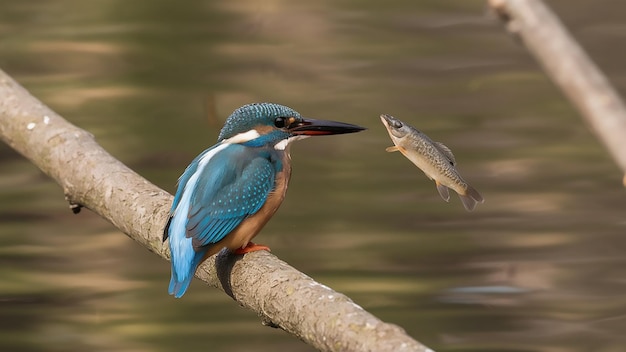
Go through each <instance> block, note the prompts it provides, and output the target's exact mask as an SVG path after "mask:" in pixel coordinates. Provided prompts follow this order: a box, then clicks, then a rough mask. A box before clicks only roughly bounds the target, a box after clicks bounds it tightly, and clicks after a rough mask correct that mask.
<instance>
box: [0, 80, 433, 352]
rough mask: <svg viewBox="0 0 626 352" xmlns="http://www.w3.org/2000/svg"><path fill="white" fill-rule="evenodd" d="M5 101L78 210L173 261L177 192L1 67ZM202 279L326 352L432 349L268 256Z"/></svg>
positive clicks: (8, 115) (232, 263)
mask: <svg viewBox="0 0 626 352" xmlns="http://www.w3.org/2000/svg"><path fill="white" fill-rule="evenodd" d="M0 97H2V99H1V100H0V139H2V140H3V141H4V142H5V143H7V144H8V145H9V146H11V147H12V148H13V149H15V150H16V151H18V152H19V153H21V154H22V155H24V156H25V157H26V158H28V159H29V160H30V161H32V162H33V163H34V164H35V165H37V166H38V167H39V168H40V169H41V170H42V171H43V172H44V173H46V174H47V175H49V176H50V177H52V178H53V179H54V180H55V181H56V182H57V183H58V184H59V185H61V187H63V191H64V193H65V196H66V198H67V199H68V201H70V204H73V207H74V209H76V206H77V205H80V206H84V207H86V208H89V209H91V210H92V211H94V212H95V213H97V214H99V215H100V216H102V217H103V218H105V219H107V220H108V221H110V222H111V223H112V224H113V225H114V226H115V227H117V228H118V229H120V230H121V231H123V232H124V233H126V234H127V235H128V236H129V237H131V238H132V239H134V240H135V241H137V242H139V243H140V244H141V245H143V246H145V247H147V248H148V249H149V250H151V251H152V252H154V253H156V254H158V255H159V256H161V257H163V258H166V259H169V252H168V251H167V246H165V245H163V243H161V234H162V231H163V226H164V225H165V220H166V217H167V213H168V208H169V205H170V203H171V201H172V196H171V195H169V194H168V193H167V192H165V191H163V190H161V189H159V188H158V187H156V186H155V185H153V184H151V183H150V182H148V181H147V180H146V179H144V178H142V177H141V176H139V175H138V174H137V173H135V172H134V171H132V170H131V169H129V168H128V167H126V166H125V165H124V164H122V163H121V162H120V161H118V160H116V159H115V158H113V157H112V156H111V155H110V154H108V153H107V152H106V151H105V150H104V149H102V147H100V146H99V145H98V144H97V143H96V142H95V140H94V138H93V136H92V135H91V134H89V133H87V132H86V131H84V130H82V129H80V128H78V127H76V126H74V125H72V124H70V123H69V122H67V121H65V120H64V119H63V118H62V117H61V116H59V115H57V114H56V113H55V112H53V111H52V110H50V109H49V108H48V107H47V106H45V105H44V104H43V103H41V102H40V101H39V100H37V99H36V98H34V97H33V96H31V95H30V94H29V93H28V92H27V91H26V90H25V89H24V88H23V87H21V86H20V85H19V84H18V83H17V82H15V81H14V80H13V79H12V78H11V77H9V76H8V75H7V74H6V73H4V72H3V71H1V70H0ZM196 276H197V277H198V278H199V279H200V280H202V281H204V282H205V283H207V284H208V285H210V286H214V287H218V288H220V289H222V290H224V291H225V292H226V293H227V294H228V295H230V296H231V297H232V298H233V299H235V300H236V301H237V302H239V303H240V304H241V305H243V306H244V307H246V308H248V309H250V310H252V311H254V312H256V313H257V314H259V316H260V317H261V318H262V320H263V322H264V324H267V325H270V326H274V327H279V328H281V329H283V330H285V331H287V332H288V333H290V334H293V335H295V336H296V337H298V338H300V339H302V340H303V341H304V342H306V343H308V344H310V345H311V346H313V347H315V348H317V349H319V350H321V351H420V352H427V351H432V350H430V349H428V348H427V347H425V346H423V345H422V344H420V343H419V342H417V341H415V340H414V339H413V338H411V337H410V336H408V335H407V334H406V332H405V331H404V330H403V329H402V328H400V327H398V326H396V325H393V324H388V323H385V322H383V321H381V320H380V319H378V318H376V317H374V316H373V315H372V314H370V313H368V312H367V311H365V310H364V309H363V308H361V307H359V306H358V305H356V304H355V303H354V302H352V300H350V298H348V297H347V296H345V295H343V294H341V293H338V292H335V291H333V290H332V289H330V288H329V287H326V286H324V285H322V284H320V283H317V282H316V281H314V280H313V279H311V278H310V277H308V276H306V275H305V274H303V273H301V272H299V271H297V270H296V269H294V268H293V267H291V266H289V265H288V264H287V263H285V262H283V261H281V260H280V259H278V258H277V257H276V256H274V255H272V254H270V253H268V252H265V251H259V252H254V253H250V254H247V255H245V256H243V257H241V256H232V255H230V254H227V253H225V252H224V253H220V254H219V255H217V256H216V257H212V258H210V259H209V260H207V261H206V262H205V263H204V264H203V265H202V266H201V267H200V268H199V270H198V272H197V274H196ZM164 280H165V278H164ZM164 282H165V281H164ZM164 294H165V293H164ZM172 304H176V302H175V301H174V300H172Z"/></svg>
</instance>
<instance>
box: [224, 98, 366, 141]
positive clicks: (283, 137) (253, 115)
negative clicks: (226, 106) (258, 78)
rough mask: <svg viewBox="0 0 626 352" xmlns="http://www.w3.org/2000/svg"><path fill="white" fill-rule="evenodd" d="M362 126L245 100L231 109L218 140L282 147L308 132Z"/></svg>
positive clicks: (335, 131) (336, 131)
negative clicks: (236, 107) (310, 117)
mask: <svg viewBox="0 0 626 352" xmlns="http://www.w3.org/2000/svg"><path fill="white" fill-rule="evenodd" d="M364 129H365V128H363V127H360V126H357V125H352V124H348V123H343V122H336V121H324V120H314V119H308V118H303V117H302V116H301V115H300V113H298V112H297V111H295V110H293V109H291V108H289V107H287V106H283V105H278V104H273V103H255V104H248V105H244V106H242V107H240V108H239V109H237V110H235V111H234V112H233V113H232V114H231V115H230V116H229V117H228V119H226V122H225V123H224V127H222V131H221V132H220V135H219V137H218V142H223V141H228V142H230V143H239V144H245V145H247V146H251V147H261V146H268V145H271V146H273V147H274V148H276V149H285V148H286V147H287V145H288V144H289V142H290V141H293V140H296V139H302V138H306V137H308V136H321V135H329V134H342V133H352V132H359V131H362V130H364Z"/></svg>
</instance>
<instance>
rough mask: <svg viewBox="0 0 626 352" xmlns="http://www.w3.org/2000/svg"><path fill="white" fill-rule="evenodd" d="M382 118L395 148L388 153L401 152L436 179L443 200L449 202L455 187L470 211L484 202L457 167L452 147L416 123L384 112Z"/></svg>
mask: <svg viewBox="0 0 626 352" xmlns="http://www.w3.org/2000/svg"><path fill="white" fill-rule="evenodd" d="M380 120H381V121H382V122H383V125H384V126H385V128H386V129H387V132H389V136H390V137H391V141H392V142H393V144H394V145H393V146H392V147H388V148H387V149H386V151H387V152H389V153H391V152H397V151H399V152H400V153H402V155H404V156H405V157H406V158H407V159H409V160H410V161H411V162H412V163H413V164H415V166H417V167H418V168H419V169H420V170H422V171H423V172H424V174H426V176H427V177H428V178H429V179H431V180H433V181H435V185H436V186H437V191H438V192H439V195H440V196H441V198H443V200H444V201H446V202H448V201H450V193H449V192H448V189H452V190H454V191H455V192H456V193H457V194H458V195H459V198H461V202H462V203H463V206H464V207H465V209H466V210H467V211H472V210H474V208H475V207H476V204H477V203H483V202H484V201H485V200H484V198H483V197H482V196H481V195H480V193H478V191H476V189H474V187H472V186H471V185H470V184H469V183H467V182H466V181H465V180H464V179H463V177H461V175H460V174H459V171H458V170H457V169H456V166H457V163H456V159H455V158H454V154H452V151H451V150H450V148H448V147H446V146H445V145H444V144H443V143H440V142H435V141H433V140H432V139H430V138H429V137H428V136H427V135H425V134H424V133H422V132H420V131H419V130H418V129H416V128H415V127H413V126H410V125H407V124H406V123H404V122H402V121H400V120H398V119H397V118H395V117H393V116H390V115H386V114H382V115H380Z"/></svg>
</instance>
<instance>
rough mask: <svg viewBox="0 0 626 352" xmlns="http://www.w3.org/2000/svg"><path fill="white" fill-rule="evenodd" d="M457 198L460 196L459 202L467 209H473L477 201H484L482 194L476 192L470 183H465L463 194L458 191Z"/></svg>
mask: <svg viewBox="0 0 626 352" xmlns="http://www.w3.org/2000/svg"><path fill="white" fill-rule="evenodd" d="M459 198H461V202H462V203H463V206H464V207H465V210H467V211H472V210H474V208H475V207H476V204H477V203H482V202H484V201H485V200H484V199H483V196H481V195H480V193H478V191H477V190H475V189H474V187H472V186H470V185H467V189H466V190H465V193H464V194H461V193H459Z"/></svg>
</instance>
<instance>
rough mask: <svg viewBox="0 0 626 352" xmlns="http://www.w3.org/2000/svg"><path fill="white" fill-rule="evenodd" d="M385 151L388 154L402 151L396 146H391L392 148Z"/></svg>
mask: <svg viewBox="0 0 626 352" xmlns="http://www.w3.org/2000/svg"><path fill="white" fill-rule="evenodd" d="M385 151H386V152H387V153H393V152H399V151H400V148H398V146H395V145H394V146H391V147H387V148H385Z"/></svg>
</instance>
